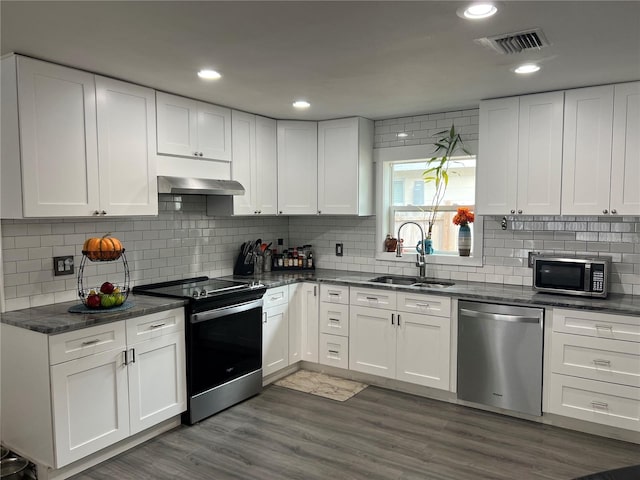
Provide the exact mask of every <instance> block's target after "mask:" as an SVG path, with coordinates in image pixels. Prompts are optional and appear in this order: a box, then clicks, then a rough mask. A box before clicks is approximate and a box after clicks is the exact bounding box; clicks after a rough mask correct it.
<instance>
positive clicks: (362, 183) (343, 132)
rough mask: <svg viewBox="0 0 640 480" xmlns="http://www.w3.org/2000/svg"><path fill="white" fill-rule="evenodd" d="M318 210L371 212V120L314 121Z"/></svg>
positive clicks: (325, 212)
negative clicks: (316, 143)
mask: <svg viewBox="0 0 640 480" xmlns="http://www.w3.org/2000/svg"><path fill="white" fill-rule="evenodd" d="M318 213H321V214H325V215H372V214H373V213H374V211H373V122H372V121H371V120H366V119H364V118H343V119H339V120H328V121H324V122H319V123H318Z"/></svg>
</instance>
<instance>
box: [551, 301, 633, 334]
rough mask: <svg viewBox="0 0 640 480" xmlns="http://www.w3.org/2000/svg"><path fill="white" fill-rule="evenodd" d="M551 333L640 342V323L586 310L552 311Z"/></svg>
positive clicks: (627, 317) (626, 318)
mask: <svg viewBox="0 0 640 480" xmlns="http://www.w3.org/2000/svg"><path fill="white" fill-rule="evenodd" d="M553 331H554V332H564V333H573V334H577V335H587V336H590V337H599V338H608V339H611V340H625V341H630V342H640V323H639V322H638V319H637V317H631V316H627V315H611V314H607V313H602V312H593V311H588V310H565V309H562V308H555V309H554V310H553Z"/></svg>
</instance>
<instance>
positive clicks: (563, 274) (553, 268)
mask: <svg viewBox="0 0 640 480" xmlns="http://www.w3.org/2000/svg"><path fill="white" fill-rule="evenodd" d="M584 271H585V269H584V265H583V264H567V263H565V262H539V264H538V271H537V272H536V285H537V286H538V287H545V288H558V289H564V290H584Z"/></svg>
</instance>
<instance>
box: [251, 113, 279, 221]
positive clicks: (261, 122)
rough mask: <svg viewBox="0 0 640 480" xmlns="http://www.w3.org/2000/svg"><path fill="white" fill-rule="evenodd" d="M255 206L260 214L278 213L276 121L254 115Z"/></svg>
mask: <svg viewBox="0 0 640 480" xmlns="http://www.w3.org/2000/svg"><path fill="white" fill-rule="evenodd" d="M256 178H257V179H258V181H257V189H258V196H257V200H258V202H257V207H258V213H259V214H261V215H275V214H276V213H278V150H277V132H276V121H275V120H273V119H271V118H265V117H260V116H256Z"/></svg>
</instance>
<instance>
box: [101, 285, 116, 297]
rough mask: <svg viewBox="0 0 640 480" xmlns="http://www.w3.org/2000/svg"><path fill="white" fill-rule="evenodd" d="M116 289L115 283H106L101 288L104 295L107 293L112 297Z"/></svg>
mask: <svg viewBox="0 0 640 480" xmlns="http://www.w3.org/2000/svg"><path fill="white" fill-rule="evenodd" d="M114 288H115V287H114V286H113V283H111V282H104V283H103V284H102V286H101V287H100V291H101V292H102V293H106V294H107V295H111V294H112V293H113V289H114Z"/></svg>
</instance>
